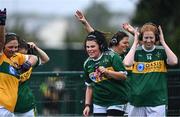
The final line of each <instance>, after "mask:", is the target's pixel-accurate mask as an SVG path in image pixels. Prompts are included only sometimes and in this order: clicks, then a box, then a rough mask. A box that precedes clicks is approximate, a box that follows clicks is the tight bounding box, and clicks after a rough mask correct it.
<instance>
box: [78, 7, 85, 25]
mask: <svg viewBox="0 0 180 117" xmlns="http://www.w3.org/2000/svg"><path fill="white" fill-rule="evenodd" d="M75 16H76V18H77V19H78V20H79V21H80V22H82V23H83V24H85V23H86V22H87V20H86V18H85V16H84V14H83V13H82V12H81V11H79V10H77V11H76V14H75Z"/></svg>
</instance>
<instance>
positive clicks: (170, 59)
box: [158, 26, 178, 65]
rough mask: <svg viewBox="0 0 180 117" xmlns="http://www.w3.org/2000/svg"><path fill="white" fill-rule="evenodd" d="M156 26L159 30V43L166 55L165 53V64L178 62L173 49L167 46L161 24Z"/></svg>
mask: <svg viewBox="0 0 180 117" xmlns="http://www.w3.org/2000/svg"><path fill="white" fill-rule="evenodd" d="M158 28H159V32H160V43H161V44H162V46H163V47H164V49H165V52H166V55H167V64H168V65H176V64H177V63H178V58H177V56H176V55H175V54H174V53H173V51H172V50H171V49H170V48H169V46H168V45H167V44H166V42H165V40H164V35H163V31H162V29H161V26H159V27H158Z"/></svg>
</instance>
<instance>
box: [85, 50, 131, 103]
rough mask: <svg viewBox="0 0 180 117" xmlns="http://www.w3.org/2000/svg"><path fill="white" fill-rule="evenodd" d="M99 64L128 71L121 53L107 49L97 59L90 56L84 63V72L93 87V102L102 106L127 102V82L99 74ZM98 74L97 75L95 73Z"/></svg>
mask: <svg viewBox="0 0 180 117" xmlns="http://www.w3.org/2000/svg"><path fill="white" fill-rule="evenodd" d="M99 66H103V67H105V68H107V69H109V70H113V71H119V72H126V71H125V67H124V65H123V64H122V60H121V59H120V57H119V55H118V54H116V53H114V52H112V51H107V52H104V53H103V54H102V55H101V56H100V57H99V58H98V59H97V60H93V59H91V58H88V59H87V60H86V61H85V63H84V72H85V76H86V84H87V85H91V86H92V89H93V102H94V104H97V105H100V106H112V105H121V104H126V103H127V98H128V97H127V96H128V94H127V93H128V92H127V84H126V81H125V80H121V78H119V80H115V79H113V78H111V77H110V76H106V75H101V74H99V75H97V73H96V71H97V68H98V67H99ZM95 74H96V75H95Z"/></svg>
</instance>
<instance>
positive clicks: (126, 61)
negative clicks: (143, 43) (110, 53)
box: [123, 29, 139, 66]
mask: <svg viewBox="0 0 180 117" xmlns="http://www.w3.org/2000/svg"><path fill="white" fill-rule="evenodd" d="M138 35H139V34H138V32H137V29H135V35H134V42H133V45H132V47H131V49H130V51H129V52H128V54H127V55H126V56H125V58H124V60H123V63H124V65H125V66H132V65H133V63H134V56H135V52H136V48H137V46H138V43H139V41H138Z"/></svg>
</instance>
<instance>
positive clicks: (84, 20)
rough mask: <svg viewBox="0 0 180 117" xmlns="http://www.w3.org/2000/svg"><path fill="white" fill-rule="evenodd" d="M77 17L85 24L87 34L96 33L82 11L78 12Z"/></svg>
mask: <svg viewBox="0 0 180 117" xmlns="http://www.w3.org/2000/svg"><path fill="white" fill-rule="evenodd" d="M75 16H76V18H77V19H78V20H79V21H80V22H81V23H82V24H83V26H84V28H85V30H86V32H87V33H90V32H93V31H94V29H93V27H92V26H91V25H90V24H89V22H88V21H87V20H86V18H85V16H84V14H83V13H82V12H81V11H79V10H77V11H76V13H75Z"/></svg>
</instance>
